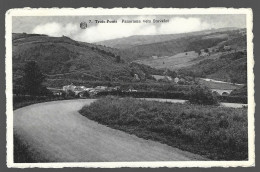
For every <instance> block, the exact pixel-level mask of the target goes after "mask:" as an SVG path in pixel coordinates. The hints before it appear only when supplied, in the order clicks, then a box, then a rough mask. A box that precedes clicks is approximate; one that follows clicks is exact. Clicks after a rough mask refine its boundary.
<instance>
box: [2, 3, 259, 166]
mask: <svg viewBox="0 0 260 172" xmlns="http://www.w3.org/2000/svg"><path fill="white" fill-rule="evenodd" d="M176 14H182V15H184V14H245V15H246V19H247V62H248V63H247V72H248V74H247V75H248V137H249V139H248V150H249V152H248V160H247V161H186V162H185V161H163V162H161V161H160V162H80V163H76V162H75V163H71V162H68V163H14V162H13V103H12V102H13V98H12V88H13V85H12V17H13V16H84V15H88V16H90V15H176ZM5 19H6V26H5V27H6V35H5V39H6V59H5V64H6V71H5V72H6V98H7V99H6V116H7V120H6V125H7V133H6V137H7V144H6V148H7V156H6V157H7V166H8V167H12V168H33V167H40V168H63V167H89V168H119V167H152V168H156V167H252V166H255V120H254V113H255V100H254V72H253V67H254V58H253V32H252V31H253V12H252V9H250V8H239V9H234V8H192V9H187V8H184V9H181V8H179V9H177V8H168V9H165V8H156V9H153V8H144V9H137V8H113V9H103V8H78V9H73V8H49V9H48V8H38V9H36V8H28V7H27V8H20V9H10V10H8V11H7V12H6V18H5Z"/></svg>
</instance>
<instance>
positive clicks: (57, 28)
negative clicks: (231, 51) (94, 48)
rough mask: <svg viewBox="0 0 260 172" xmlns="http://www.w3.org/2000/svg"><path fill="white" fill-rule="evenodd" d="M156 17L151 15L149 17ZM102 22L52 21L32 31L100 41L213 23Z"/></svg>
mask: <svg viewBox="0 0 260 172" xmlns="http://www.w3.org/2000/svg"><path fill="white" fill-rule="evenodd" d="M153 18H155V17H151V16H149V19H153ZM122 19H123V18H120V19H118V20H117V21H118V23H116V24H115V23H100V24H96V25H93V26H89V27H88V28H87V29H80V27H79V24H78V23H67V24H63V23H58V22H50V23H45V24H40V25H38V26H36V27H35V28H34V29H33V30H32V33H38V34H46V35H50V36H62V35H65V36H69V37H71V38H72V39H75V40H78V41H83V42H98V41H103V40H109V39H115V38H122V37H128V36H132V35H156V34H175V33H185V32H193V31H200V30H206V29H210V28H211V25H210V24H209V23H207V22H205V21H202V20H201V19H200V18H196V17H189V18H186V17H172V18H170V19H169V21H170V22H169V23H160V24H154V23H143V22H141V23H134V24H131V23H121V21H122ZM143 19H147V17H144V16H139V17H136V18H131V19H130V18H124V20H141V21H142V20H143Z"/></svg>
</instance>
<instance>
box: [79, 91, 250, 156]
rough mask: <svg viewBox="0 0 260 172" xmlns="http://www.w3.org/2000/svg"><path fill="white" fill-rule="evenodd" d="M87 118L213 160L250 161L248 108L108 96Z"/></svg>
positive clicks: (83, 111) (87, 109)
mask: <svg viewBox="0 0 260 172" xmlns="http://www.w3.org/2000/svg"><path fill="white" fill-rule="evenodd" d="M79 112H80V113H81V114H82V115H83V116H85V117H87V118H89V119H91V120H94V121H97V122H99V123H101V124H104V125H107V126H109V127H111V128H115V129H119V130H122V131H125V132H127V133H130V134H134V135H136V136H138V137H141V138H144V139H150V140H154V141H159V142H161V143H164V144H168V145H170V146H173V147H177V148H179V149H182V150H185V151H189V152H192V153H196V154H199V155H202V156H204V157H207V158H209V159H212V160H246V159H248V134H247V109H244V108H236V109H235V108H226V107H218V106H205V105H191V104H187V103H186V104H178V103H162V102H155V101H145V100H138V99H134V98H116V97H111V96H110V97H106V98H102V99H99V100H97V101H95V102H94V103H92V104H91V105H90V106H84V107H83V108H82V109H81V110H80V111H79Z"/></svg>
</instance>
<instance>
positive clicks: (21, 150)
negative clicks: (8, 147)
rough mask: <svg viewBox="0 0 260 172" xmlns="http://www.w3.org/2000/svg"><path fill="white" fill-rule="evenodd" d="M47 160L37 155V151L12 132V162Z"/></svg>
mask: <svg viewBox="0 0 260 172" xmlns="http://www.w3.org/2000/svg"><path fill="white" fill-rule="evenodd" d="M38 162H48V159H46V158H44V157H42V156H39V154H38V153H37V152H35V151H34V150H32V149H31V148H30V146H29V144H28V143H26V142H25V141H24V140H23V139H22V138H20V137H19V136H18V135H17V134H14V163H38Z"/></svg>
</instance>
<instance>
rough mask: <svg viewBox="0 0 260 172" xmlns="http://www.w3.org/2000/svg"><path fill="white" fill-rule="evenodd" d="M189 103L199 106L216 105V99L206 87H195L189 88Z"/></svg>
mask: <svg viewBox="0 0 260 172" xmlns="http://www.w3.org/2000/svg"><path fill="white" fill-rule="evenodd" d="M189 102H190V103H192V104H200V105H218V99H217V98H216V97H215V95H213V93H212V92H211V90H210V89H209V88H207V87H202V86H200V85H197V86H195V87H192V88H191V91H190V93H189Z"/></svg>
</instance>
